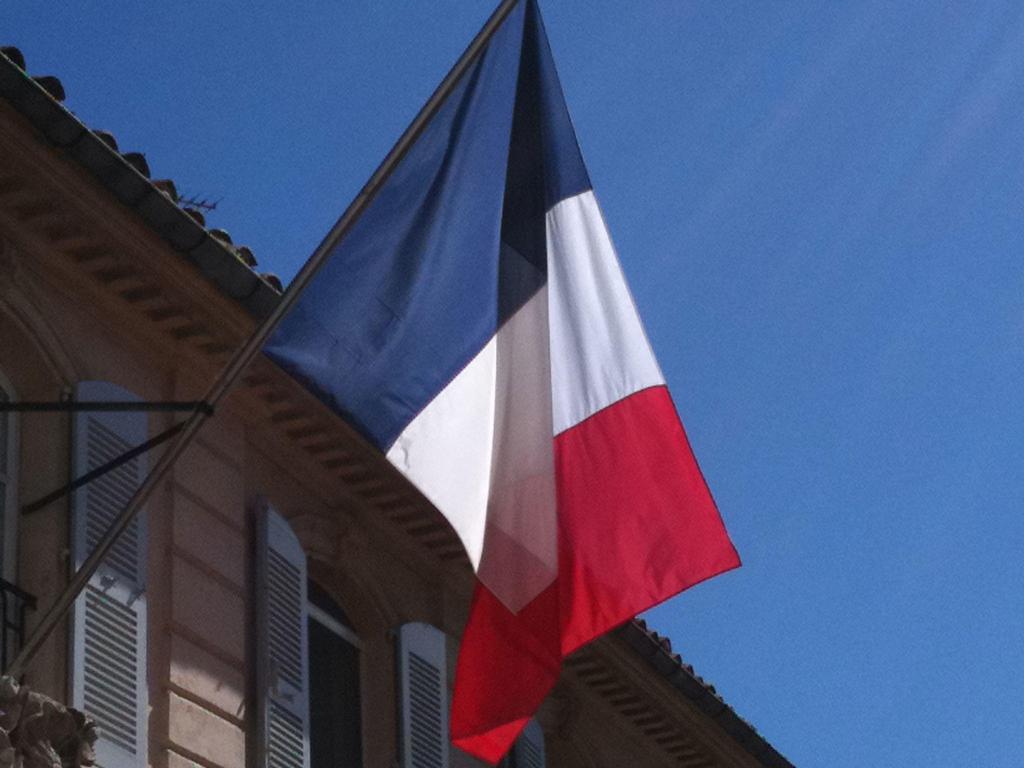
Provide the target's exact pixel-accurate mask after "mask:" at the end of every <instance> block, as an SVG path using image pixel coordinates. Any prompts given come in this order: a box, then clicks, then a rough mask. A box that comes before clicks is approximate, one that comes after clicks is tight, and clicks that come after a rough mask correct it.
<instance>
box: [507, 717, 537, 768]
mask: <svg viewBox="0 0 1024 768" xmlns="http://www.w3.org/2000/svg"><path fill="white" fill-rule="evenodd" d="M511 757H512V759H511V768H544V731H542V730H541V727H540V723H538V722H537V721H536V720H531V721H530V722H529V723H527V724H526V727H525V728H524V729H523V732H522V733H521V734H519V738H518V739H516V743H515V744H514V745H513V746H512V756H511Z"/></svg>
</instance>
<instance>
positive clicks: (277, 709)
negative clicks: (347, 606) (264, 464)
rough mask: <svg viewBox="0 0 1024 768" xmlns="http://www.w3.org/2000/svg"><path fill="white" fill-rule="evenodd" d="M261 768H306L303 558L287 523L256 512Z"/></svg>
mask: <svg viewBox="0 0 1024 768" xmlns="http://www.w3.org/2000/svg"><path fill="white" fill-rule="evenodd" d="M257 519H258V537H259V549H258V556H257V563H256V567H257V605H258V608H257V612H258V617H257V620H258V626H259V630H258V631H259V639H258V643H257V645H258V661H257V685H258V687H259V693H260V708H259V713H260V723H259V726H258V727H259V729H260V733H262V735H263V738H262V740H261V744H260V747H261V749H262V755H261V756H260V766H261V768H309V685H308V678H309V663H308V658H307V651H306V649H307V648H308V643H307V637H306V631H307V627H306V555H305V553H304V552H303V550H302V545H301V544H300V543H299V540H298V538H297V537H296V536H295V533H294V532H293V531H292V529H291V526H290V525H289V524H288V521H287V520H285V519H284V518H283V517H281V515H279V514H278V513H277V512H275V511H274V510H273V509H270V508H269V507H266V506H265V505H261V507H260V508H259V509H258V510H257Z"/></svg>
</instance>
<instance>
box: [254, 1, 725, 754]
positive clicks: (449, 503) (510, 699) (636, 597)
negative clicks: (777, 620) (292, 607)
mask: <svg viewBox="0 0 1024 768" xmlns="http://www.w3.org/2000/svg"><path fill="white" fill-rule="evenodd" d="M265 351H266V353H267V354H268V355H269V356H270V357H271V358H272V359H273V360H275V361H276V362H277V363H278V364H279V365H280V366H282V367H283V368H284V369H285V370H287V371H288V372H289V373H291V374H292V375H293V376H295V377H296V378H298V379H299V380H301V381H302V382H303V383H305V384H306V385H307V386H308V387H309V388H310V389H311V390H313V391H314V392H315V393H316V394H317V395H318V396H319V397H320V398H321V399H322V400H324V401H325V402H326V403H327V404H328V405H330V406H331V407H332V408H334V409H335V410H336V411H337V412H338V413H340V414H341V415H342V416H343V417H344V418H345V419H346V420H347V421H348V422H349V423H350V424H352V425H353V426H355V427H356V428H357V429H358V430H359V431H360V432H361V433H362V434H363V435H364V436H365V437H366V439H367V440H369V441H370V442H371V443H373V444H374V445H375V446H377V447H378V448H379V449H380V450H381V451H382V452H383V453H384V454H386V455H387V457H388V459H389V460H390V461H391V462H392V463H393V464H394V465H395V466H396V467H398V469H399V470H401V471H402V472H403V473H404V474H405V475H406V477H408V478H409V479H410V480H411V481H412V482H413V483H414V484H415V485H416V486H417V487H418V488H419V489H420V490H421V491H422V492H423V493H424V494H425V495H426V497H427V498H429V499H430V501H431V502H432V503H433V504H434V505H435V506H436V507H437V508H438V509H439V510H440V511H441V512H442V513H443V514H444V515H445V517H446V518H447V519H448V520H449V522H450V523H451V525H452V527H453V528H454V529H455V531H456V532H457V533H458V535H459V537H460V539H461V540H462V542H463V544H464V545H465V547H466V551H467V553H468V555H469V559H470V561H471V562H472V565H473V568H474V570H475V572H476V576H477V584H476V589H475V594H474V597H473V603H472V606H471V610H470V615H469V620H468V623H467V626H466V629H465V632H464V634H463V637H462V642H461V645H460V651H459V660H458V667H457V672H456V682H455V691H454V696H453V702H452V715H451V734H452V740H453V742H454V743H455V744H457V745H458V746H460V747H461V748H462V749H464V750H466V751H467V752H470V753H471V754H474V755H476V756H478V757H480V758H481V759H484V760H487V761H489V762H492V763H493V762H496V761H497V760H499V759H500V758H501V756H502V755H504V754H505V752H506V751H507V750H508V748H509V746H510V745H511V744H512V742H513V741H514V739H515V738H516V736H517V735H518V733H519V732H520V730H521V729H522V728H523V727H524V725H525V724H526V722H527V721H528V719H529V718H530V717H531V716H532V715H533V714H534V713H535V711H536V710H537V708H538V707H539V706H540V704H541V702H542V701H543V699H544V697H545V696H546V695H547V693H548V691H550V689H551V688H552V686H553V685H554V684H555V682H556V681H557V678H558V675H559V669H560V666H561V661H562V659H563V657H564V656H566V655H567V654H569V653H571V652H572V651H574V650H575V649H576V648H578V647H580V646H581V645H583V644H585V643H587V642H589V641H590V640H592V639H594V638H595V637H597V636H599V635H601V634H603V633H605V632H607V631H608V630H610V629H612V628H614V627H615V626H617V625H619V624H622V623H623V622H625V621H627V620H629V619H630V618H632V617H633V616H635V615H636V614H637V613H639V612H642V611H644V610H646V609H648V608H650V607H651V606H653V605H655V604H657V603H659V602H661V601H663V600H665V599H666V598H668V597H670V596H672V595H674V594H676V593H678V592H679V591H681V590H683V589H686V588H687V587H689V586H691V585H693V584H696V583H697V582H699V581H702V580H704V579H707V578H709V577H711V576H714V575H716V574H718V573H721V572H723V571H726V570H729V569H731V568H734V567H736V566H738V565H739V558H738V556H737V554H736V550H735V549H734V548H733V546H732V543H731V542H730V541H729V537H728V534H727V533H726V531H725V528H724V526H723V524H722V521H721V518H720V516H719V514H718V511H717V509H716V508H715V504H714V501H713V500H712V498H711V494H710V493H709V491H708V488H707V486H706V484H705V482H704V479H703V477H702V475H701V472H700V469H699V468H698V466H697V463H696V461H695V459H694V457H693V454H692V452H691V450H690V447H689V444H688V443H687V439H686V435H685V434H684V432H683V427H682V424H681V423H680V421H679V417H678V416H677V415H676V410H675V407H674V405H673V403H672V399H671V397H670V395H669V393H668V390H667V388H666V387H665V380H664V377H663V376H662V373H661V370H660V369H659V367H658V363H657V361H656V360H655V358H654V355H653V354H652V352H651V347H650V344H649V342H648V340H647V337H646V335H645V333H644V329H643V325H642V324H641V322H640V318H639V316H638V314H637V311H636V306H635V304H634V302H633V299H632V296H631V295H630V292H629V288H628V287H627V286H626V283H625V280H624V279H623V275H622V270H621V268H620V266H619V263H618V259H617V257H616V254H615V250H614V248H613V246H612V242H611V239H610V238H609V236H608V231H607V228H606V227H605V223H604V220H603V219H602V217H601V212H600V209H599V208H598V204H597V200H596V199H595V197H594V193H593V191H592V189H591V185H590V178H589V176H588V174H587V170H586V168H585V166H584V164H583V160H582V157H581V155H580V151H579V147H578V144H577V141H576V136H575V133H574V131H573V127H572V124H571V122H570V119H569V114H568V112H567V110H566V106H565V102H564V100H563V96H562V91H561V86H560V85H559V82H558V76H557V74H556V72H555V67H554V63H553V61H552V58H551V52H550V50H549V47H548V43H547V39H546V37H545V34H544V29H543V24H542V22H541V19H540V14H539V11H538V9H537V6H536V3H535V2H534V0H524V1H523V2H521V3H519V4H518V6H517V7H516V8H515V9H514V10H513V11H512V12H511V14H510V15H509V16H508V17H507V18H506V19H505V21H504V23H503V24H502V26H501V28H500V29H499V30H498V31H497V32H496V33H495V35H494V36H493V37H492V38H491V40H490V42H489V43H488V45H487V48H486V49H485V50H484V52H483V53H482V54H481V55H480V56H479V57H478V58H477V59H476V61H475V63H474V64H473V66H472V67H471V69H470V70H469V71H468V72H467V73H466V74H465V75H464V76H463V78H462V79H461V81H460V82H459V85H458V86H457V87H456V88H455V90H454V91H453V92H452V93H451V95H450V96H449V97H448V98H447V100H446V101H445V103H444V105H443V106H442V108H441V109H440V111H439V112H438V113H437V114H436V115H435V116H434V118H433V119H432V120H431V122H430V123H429V124H428V126H427V127H426V129H425V130H424V131H423V133H422V134H421V135H420V136H419V138H418V139H417V141H416V143H415V145H414V146H413V147H412V149H411V150H410V151H409V153H408V154H407V155H406V156H405V157H404V159H403V160H402V162H401V164H400V165H399V166H398V168H397V169H396V170H395V171H394V173H393V174H392V175H391V176H390V178H389V179H388V180H387V182H386V183H385V185H384V187H383V188H382V190H381V191H380V193H379V194H378V195H377V197H376V198H375V199H374V201H373V202H372V203H371V204H370V206H369V207H368V208H367V210H366V211H365V213H364V214H363V215H362V217H361V218H360V219H359V221H358V222H357V223H356V224H355V226H354V228H353V229H352V230H351V231H350V233H349V234H348V235H347V236H346V237H345V238H344V239H343V240H342V241H341V242H340V243H339V244H338V245H337V246H336V247H335V250H334V251H333V252H332V254H331V255H330V257H329V259H328V260H327V261H326V263H325V264H324V266H323V267H322V268H321V270H320V272H319V273H318V274H317V275H316V277H315V279H314V280H313V281H312V283H311V284H310V285H309V286H308V287H307V288H306V290H305V292H304V293H303V294H302V295H301V296H300V298H299V300H298V303H297V304H296V306H295V308H294V309H293V310H292V312H291V313H290V314H289V315H288V316H287V317H286V318H285V320H284V321H283V323H282V324H281V325H280V326H279V328H278V330H277V331H276V332H275V335H274V336H273V337H272V338H271V340H270V342H269V343H268V345H267V347H266V349H265Z"/></svg>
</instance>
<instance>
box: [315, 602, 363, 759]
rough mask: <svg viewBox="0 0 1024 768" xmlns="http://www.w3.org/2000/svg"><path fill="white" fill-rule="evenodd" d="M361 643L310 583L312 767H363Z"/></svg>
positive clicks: (344, 618) (338, 610) (333, 605)
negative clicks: (360, 685) (360, 690)
mask: <svg viewBox="0 0 1024 768" xmlns="http://www.w3.org/2000/svg"><path fill="white" fill-rule="evenodd" d="M361 734H362V723H361V720H360V706H359V648H358V639H357V638H356V636H355V633H354V632H353V630H352V627H351V625H350V623H349V622H348V617H347V616H346V615H345V613H344V611H342V609H341V607H340V606H339V605H338V604H337V603H336V602H335V601H334V600H332V599H331V597H330V596H329V595H328V594H327V593H326V592H325V591H324V590H323V589H321V588H320V587H319V586H317V585H316V584H315V583H314V582H310V583H309V748H310V768H362V766H363V749H362V735H361Z"/></svg>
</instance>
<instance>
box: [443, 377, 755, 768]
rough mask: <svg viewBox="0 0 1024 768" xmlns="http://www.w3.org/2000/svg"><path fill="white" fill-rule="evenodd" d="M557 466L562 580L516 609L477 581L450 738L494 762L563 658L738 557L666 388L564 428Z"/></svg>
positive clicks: (532, 709) (548, 686) (553, 677)
mask: <svg viewBox="0 0 1024 768" xmlns="http://www.w3.org/2000/svg"><path fill="white" fill-rule="evenodd" d="M555 473H556V482H557V493H558V515H559V546H558V573H559V576H558V579H557V581H556V582H555V583H554V584H553V585H552V586H551V587H549V588H548V589H547V590H545V591H544V592H543V593H541V594H540V595H539V596H538V597H537V598H535V599H534V600H533V602H531V603H530V604H529V605H528V606H526V608H524V609H523V610H521V611H520V612H519V613H518V614H513V613H511V612H510V611H509V610H508V609H507V608H505V606H504V605H502V604H501V603H500V602H499V601H498V600H497V599H496V598H495V597H494V596H493V595H492V594H491V593H490V592H489V591H488V590H487V589H486V588H485V587H483V586H482V585H480V584H479V583H478V584H477V587H476V591H475V593H474V597H473V603H472V606H471V608H470V615H469V621H468V623H467V626H466V630H465V632H464V634H463V636H462V646H461V648H460V652H459V661H458V667H457V671H456V685H455V697H454V701H453V702H452V723H451V732H452V741H453V742H454V743H455V744H456V745H457V746H459V747H461V748H462V749H465V750H466V751H467V752H471V753H473V754H475V755H477V756H478V757H481V758H483V759H485V760H489V761H490V762H497V760H499V759H500V758H501V757H502V755H504V754H505V752H506V751H507V750H508V748H509V746H510V745H511V743H512V742H513V741H514V740H515V737H516V736H517V735H518V733H519V731H520V730H521V729H522V728H523V726H525V724H526V722H527V720H528V719H529V717H530V716H531V715H532V714H533V713H534V712H535V711H536V709H537V707H539V706H540V703H541V702H542V701H543V699H544V697H545V696H546V695H547V693H548V691H550V690H551V688H552V687H553V686H554V684H555V682H556V681H557V679H558V674H559V668H560V665H561V660H562V657H563V656H566V655H568V654H569V653H571V652H572V651H574V650H576V649H577V648H579V647H580V646H582V645H584V644H586V643H588V642H590V641H591V640H593V639H594V638H595V637H598V636H600V635H602V634H604V633H605V632H607V631H608V630H610V629H613V628H614V627H616V626H618V625H620V624H622V623H624V622H626V621H628V620H630V619H631V618H632V617H634V616H635V615H637V614H638V613H642V612H643V611H645V610H647V609H648V608H651V607H652V606H654V605H657V604H658V603H660V602H662V601H664V600H666V599H668V598H669V597H672V596H673V595H675V594H677V593H679V592H681V591H682V590H684V589H686V588H687V587H690V586H693V585H694V584H696V583H698V582H700V581H704V580H705V579H708V578H711V577H712V576H715V575H717V574H719V573H722V572H724V571H727V570H730V569H732V568H735V567H737V566H738V565H739V564H740V560H739V556H738V555H737V553H736V549H735V548H734V547H733V545H732V542H731V541H730V540H729V536H728V534H727V533H726V530H725V526H724V525H723V524H722V519H721V517H720V515H719V514H718V509H717V508H716V507H715V503H714V500H713V499H712V498H711V493H710V491H709V490H708V487H707V484H706V483H705V482H704V478H703V476H702V475H701V472H700V468H699V467H698V466H697V462H696V459H695V458H694V456H693V452H692V451H691V450H690V445H689V442H688V440H687V439H686V434H685V432H684V431H683V426H682V424H681V423H680V421H679V417H678V415H677V414H676V410H675V406H674V405H673V403H672V398H671V396H670V395H669V393H668V389H667V388H666V387H664V386H658V387H651V388H649V389H645V390H642V391H641V392H637V393H636V394H633V395H630V396H629V397H626V398H624V399H623V400H620V401H619V402H617V403H615V404H614V405H612V406H609V407H607V408H605V409H603V410H601V411H599V412H598V413H596V414H594V415H592V416H590V417H589V418H587V419H586V420H584V421H583V422H581V423H580V424H577V425H576V426H574V427H572V428H571V429H568V430H566V431H565V432H563V433H562V434H560V435H558V437H556V438H555ZM496 691H500V692H501V695H495V692H496Z"/></svg>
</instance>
